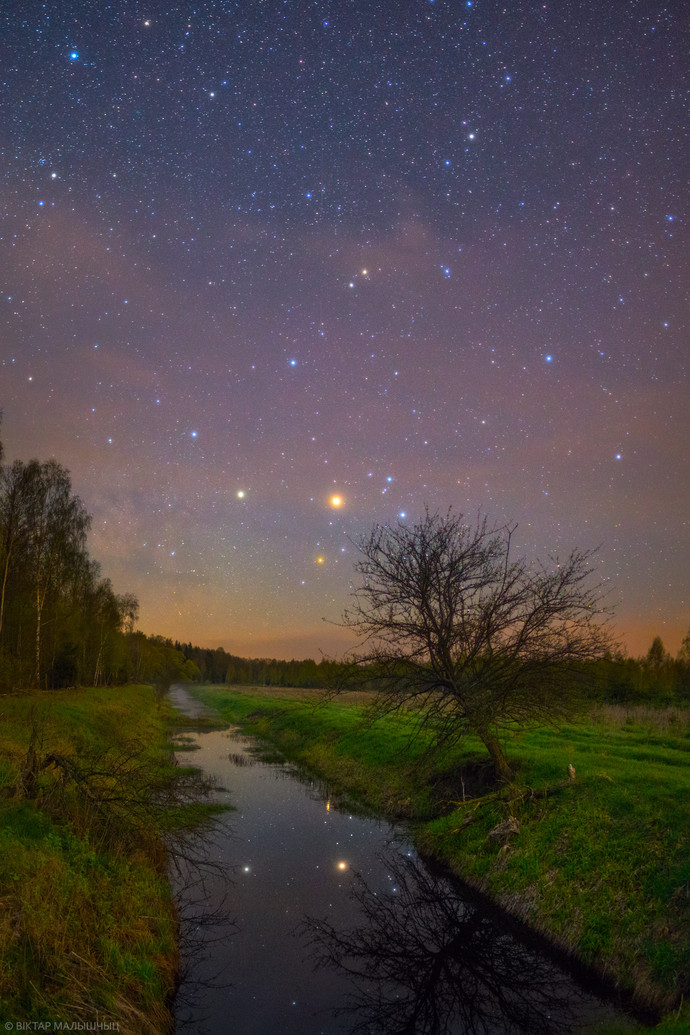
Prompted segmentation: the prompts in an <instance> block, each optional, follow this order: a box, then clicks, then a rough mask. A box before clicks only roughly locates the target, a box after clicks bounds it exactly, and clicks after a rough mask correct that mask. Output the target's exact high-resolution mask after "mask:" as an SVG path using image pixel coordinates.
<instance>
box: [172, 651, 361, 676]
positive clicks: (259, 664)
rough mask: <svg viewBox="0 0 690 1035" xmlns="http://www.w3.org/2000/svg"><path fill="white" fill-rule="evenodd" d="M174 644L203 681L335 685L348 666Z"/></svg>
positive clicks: (323, 661) (309, 659)
mask: <svg viewBox="0 0 690 1035" xmlns="http://www.w3.org/2000/svg"><path fill="white" fill-rule="evenodd" d="M174 646H175V648H176V649H177V650H178V651H180V652H181V653H182V654H183V655H184V657H185V658H186V659H187V661H191V662H192V663H193V664H194V665H195V667H196V668H197V669H198V672H199V678H200V679H201V681H202V682H203V683H228V684H236V685H242V686H293V687H304V688H313V687H324V686H332V685H333V684H334V683H335V682H336V680H337V679H338V678H339V677H340V676H341V675H342V674H343V673H344V672H345V671H346V670H347V668H348V666H347V665H345V664H342V663H339V662H337V661H329V660H326V659H324V660H322V661H319V662H316V661H313V660H312V659H311V658H307V659H305V660H303V661H294V660H293V661H277V660H276V659H275V658H240V657H237V656H236V655H235V654H228V653H227V651H225V650H223V648H222V647H217V648H216V649H215V650H205V649H204V648H202V647H194V646H193V645H192V644H191V643H179V642H177V641H176V642H175V644H174Z"/></svg>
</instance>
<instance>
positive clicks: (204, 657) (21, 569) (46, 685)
mask: <svg viewBox="0 0 690 1035" xmlns="http://www.w3.org/2000/svg"><path fill="white" fill-rule="evenodd" d="M0 417H1V414H0ZM2 460H3V450H2V442H0V692H2V691H12V690H17V689H25V688H36V687H40V688H43V689H54V688H59V687H65V686H99V685H118V684H123V683H132V682H136V683H153V684H155V685H158V686H166V685H169V684H170V683H172V682H176V681H185V680H187V681H201V682H205V683H227V684H241V685H242V684H243V685H260V686H277V687H305V688H313V687H330V686H333V685H336V684H340V685H342V683H343V681H344V677H345V675H346V673H347V666H346V665H345V664H343V663H339V662H335V661H331V660H326V659H324V660H322V661H319V662H316V661H314V660H312V659H311V658H308V659H306V660H301V661H296V660H293V661H278V660H276V659H275V658H242V657H238V656H237V655H235V654H229V653H228V652H227V651H225V650H224V649H223V648H222V647H218V648H216V649H215V650H208V649H204V648H202V647H195V646H193V645H192V644H191V643H179V642H173V641H172V640H170V639H166V638H164V637H162V636H146V635H145V634H144V633H142V632H135V631H134V625H135V622H136V620H137V617H138V610H139V606H138V602H137V599H136V597H134V596H133V595H132V594H131V593H125V594H118V593H116V592H115V591H114V589H113V587H112V585H111V583H110V580H109V579H107V578H104V577H103V575H102V574H101V569H100V566H99V564H98V562H97V561H95V560H93V558H91V557H89V554H88V551H87V549H86V536H87V532H88V530H89V526H90V523H91V518H90V517H89V515H88V513H87V511H86V508H85V506H84V504H83V503H82V501H81V500H80V499H79V497H78V496H75V495H74V494H73V493H72V486H71V481H70V477H69V472H68V471H67V470H65V468H64V467H62V466H61V465H60V464H59V463H57V461H55V460H48V461H46V462H45V463H40V462H39V461H38V460H30V461H28V462H26V463H25V462H24V461H21V460H15V461H14V463H11V464H7V465H2ZM590 675H591V676H592V679H591V694H592V697H593V699H597V700H603V701H606V700H607V701H609V702H611V703H623V702H635V701H639V702H640V703H643V702H644V703H659V704H661V703H674V702H677V703H688V702H690V632H689V633H688V635H687V636H686V637H685V639H684V640H683V644H682V646H681V649H680V651H679V653H678V656H677V657H676V658H672V657H671V656H670V655H669V654H668V653H667V652H666V650H665V648H664V645H663V643H662V641H661V639H660V638H659V637H656V638H655V640H654V641H653V643H652V645H651V647H650V649H649V651H648V653H647V654H646V655H645V657H643V658H628V657H625V656H624V655H617V656H615V657H614V656H612V657H609V658H605V659H603V660H600V661H593V662H590ZM358 685H359V686H362V683H361V681H359V683H358Z"/></svg>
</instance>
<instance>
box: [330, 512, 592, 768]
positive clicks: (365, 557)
mask: <svg viewBox="0 0 690 1035" xmlns="http://www.w3.org/2000/svg"><path fill="white" fill-rule="evenodd" d="M515 527H516V526H508V525H505V526H502V527H497V526H491V525H489V523H488V521H487V519H486V518H485V519H483V520H478V521H477V523H476V525H475V526H468V525H466V524H463V519H462V515H454V514H453V513H452V512H451V511H448V513H447V515H445V516H442V515H440V514H438V513H436V514H430V513H429V512H428V511H427V512H426V515H425V517H424V518H423V519H422V520H421V521H420V522H419V523H418V524H415V525H412V526H408V525H405V524H403V523H399V524H398V525H397V526H394V527H393V526H387V525H386V526H380V525H377V526H375V527H374V528H373V529H372V531H371V532H370V533H368V534H366V535H364V536H363V537H362V538H361V539H360V540H358V541H357V542H356V545H357V546H358V548H359V550H360V551H361V553H362V559H361V560H360V561H359V562H358V564H357V566H356V570H357V572H358V574H359V575H360V577H361V582H360V584H359V586H358V587H357V588H356V589H355V590H354V593H353V598H354V603H353V605H352V606H351V607H350V608H349V609H348V610H346V611H345V613H344V615H343V624H344V625H345V626H346V627H349V628H351V629H353V630H354V631H355V632H356V633H357V634H358V635H359V636H360V644H359V647H358V649H357V650H356V651H355V653H354V654H353V656H352V661H353V663H354V664H355V666H356V667H357V670H358V671H359V673H360V675H361V676H362V678H365V679H367V680H368V681H369V682H370V683H371V685H373V687H374V688H375V689H376V690H377V691H378V699H377V700H378V707H379V709H380V710H382V711H390V710H394V709H399V708H403V707H408V706H410V705H413V706H414V712H413V713H412V714H416V715H417V716H418V721H419V726H420V727H427V728H428V729H430V730H431V732H432V734H433V736H434V739H435V741H436V742H437V743H439V744H449V743H452V742H454V741H456V740H457V739H459V738H460V737H461V736H462V735H464V734H466V733H473V734H475V735H476V736H477V737H479V739H480V740H481V741H482V743H483V744H484V745H485V747H486V749H487V750H488V752H489V754H490V755H491V758H492V761H493V764H494V768H495V770H496V774H497V775H498V776H499V777H500V778H501V779H502V780H509V779H510V777H511V770H510V766H509V764H508V761H507V759H506V757H505V754H504V751H503V748H502V745H501V734H502V733H503V732H504V731H505V730H506V729H507V728H510V727H514V726H515V725H516V724H517V725H524V724H529V723H543V722H554V721H559V720H562V719H564V718H566V717H568V716H569V715H571V714H572V711H573V708H574V705H575V703H576V699H577V697H578V691H579V690H580V688H581V687H582V683H583V680H584V679H586V678H587V666H586V663H587V662H588V661H590V660H591V659H594V658H597V657H601V656H602V655H603V654H604V653H605V652H606V651H607V650H608V649H610V647H611V645H612V644H611V636H610V631H609V627H608V616H609V609H608V608H607V607H605V606H604V593H603V587H602V584H601V583H600V582H597V581H596V580H593V567H592V552H591V551H579V550H573V552H572V553H570V555H569V556H568V557H567V558H565V560H563V561H559V560H558V558H555V559H551V560H550V561H549V563H548V564H541V563H540V564H535V565H530V564H529V563H528V562H527V561H526V560H525V559H521V558H517V559H514V558H513V557H512V549H511V547H512V539H513V535H514V532H515Z"/></svg>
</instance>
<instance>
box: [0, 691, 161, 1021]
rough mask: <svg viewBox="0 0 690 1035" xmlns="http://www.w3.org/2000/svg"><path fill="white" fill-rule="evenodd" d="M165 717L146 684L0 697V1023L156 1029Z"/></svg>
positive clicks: (158, 1006) (159, 993) (159, 950)
mask: <svg viewBox="0 0 690 1035" xmlns="http://www.w3.org/2000/svg"><path fill="white" fill-rule="evenodd" d="M169 718H170V709H169V708H168V706H167V704H165V703H161V702H160V701H159V700H157V698H156V695H155V693H154V691H153V689H152V688H150V687H132V686H130V687H118V688H116V689H112V690H111V689H107V690H106V689H96V690H80V691H59V692H51V693H46V694H34V695H27V696H20V697H3V698H0V900H1V902H2V910H1V914H0V1020H2V1021H3V1022H6V1023H9V1022H15V1023H16V1022H18V1021H34V1022H36V1021H44V1022H52V1023H55V1022H64V1023H78V1022H84V1023H85V1022H93V1021H96V1020H99V1021H101V1022H108V1021H111V1022H117V1023H119V1025H120V1030H121V1031H127V1032H135V1033H137V1032H141V1033H144V1032H146V1033H149V1032H157V1033H160V1032H163V1031H165V1030H167V1029H168V1027H169V1024H170V1015H169V1011H168V1007H167V1005H166V1001H167V999H168V998H169V996H170V995H171V993H172V992H173V990H174V986H175V979H176V973H177V964H178V959H177V924H176V917H175V910H174V905H173V902H172V899H171V892H170V888H169V885H168V882H167V877H166V852H165V849H164V847H163V844H162V842H161V830H162V829H163V827H165V826H166V824H170V825H172V824H175V823H177V822H179V812H178V810H176V809H175V808H173V806H172V803H173V802H174V801H175V798H176V792H175V787H176V772H175V769H174V766H173V764H172V760H171V756H170V752H169V747H168V742H167V730H168V721H169Z"/></svg>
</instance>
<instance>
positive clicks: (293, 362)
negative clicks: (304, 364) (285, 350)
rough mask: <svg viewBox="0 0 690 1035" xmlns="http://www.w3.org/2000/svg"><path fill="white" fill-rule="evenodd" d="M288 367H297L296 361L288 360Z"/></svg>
mask: <svg viewBox="0 0 690 1035" xmlns="http://www.w3.org/2000/svg"><path fill="white" fill-rule="evenodd" d="M290 366H291V367H296V366H297V360H296V359H291V360H290Z"/></svg>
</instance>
